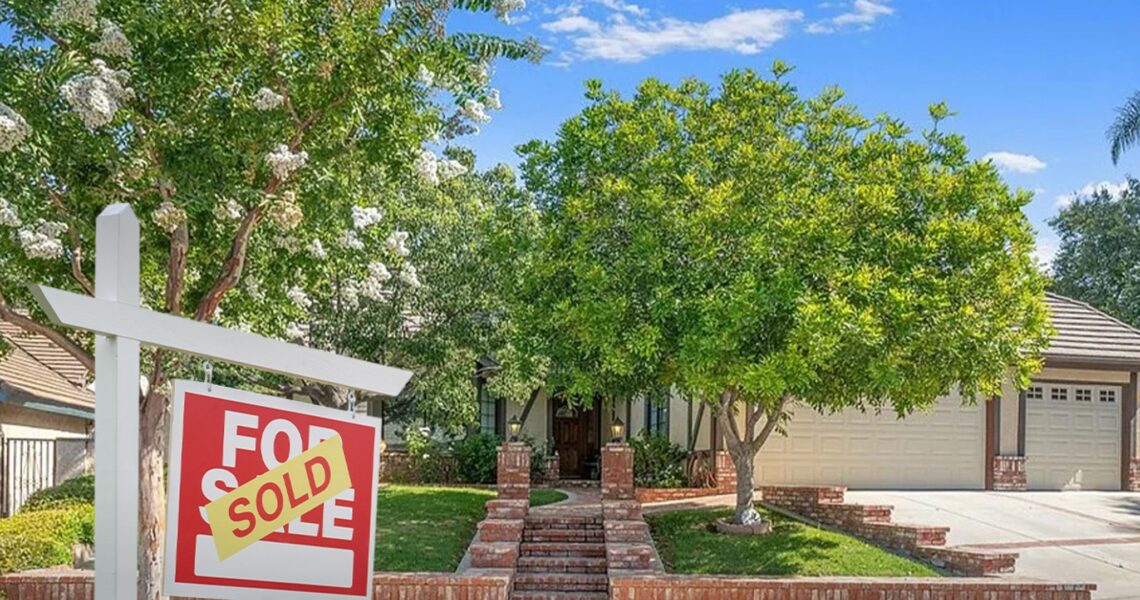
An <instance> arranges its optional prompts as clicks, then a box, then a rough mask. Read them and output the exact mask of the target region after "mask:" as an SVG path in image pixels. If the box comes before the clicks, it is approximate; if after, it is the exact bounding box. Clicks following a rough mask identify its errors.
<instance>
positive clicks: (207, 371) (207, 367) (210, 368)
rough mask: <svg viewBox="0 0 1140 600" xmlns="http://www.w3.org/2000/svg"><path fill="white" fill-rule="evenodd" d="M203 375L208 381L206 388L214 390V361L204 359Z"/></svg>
mask: <svg viewBox="0 0 1140 600" xmlns="http://www.w3.org/2000/svg"><path fill="white" fill-rule="evenodd" d="M202 375H203V377H204V379H205V381H206V390H208V391H211V392H212V391H214V363H212V362H210V361H208V360H204V361H202Z"/></svg>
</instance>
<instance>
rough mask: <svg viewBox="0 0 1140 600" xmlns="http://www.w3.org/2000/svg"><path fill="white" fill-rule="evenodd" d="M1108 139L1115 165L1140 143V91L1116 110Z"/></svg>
mask: <svg viewBox="0 0 1140 600" xmlns="http://www.w3.org/2000/svg"><path fill="white" fill-rule="evenodd" d="M1108 139H1109V141H1110V142H1111V143H1112V164H1114V165H1115V164H1116V163H1117V161H1119V160H1120V155H1121V154H1123V153H1124V151H1125V150H1127V149H1129V148H1131V147H1132V146H1134V145H1135V144H1137V143H1140V91H1138V92H1136V93H1135V94H1132V97H1131V98H1129V99H1128V100H1127V101H1125V103H1124V105H1123V106H1121V107H1120V108H1118V109H1116V120H1115V121H1113V122H1112V126H1110V127H1109V128H1108Z"/></svg>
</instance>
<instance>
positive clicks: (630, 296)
mask: <svg viewBox="0 0 1140 600" xmlns="http://www.w3.org/2000/svg"><path fill="white" fill-rule="evenodd" d="M788 71H789V69H788V68H787V67H786V66H784V65H783V64H781V63H777V64H776V65H775V66H774V67H773V73H774V75H773V76H772V77H770V78H764V77H761V76H760V75H758V74H756V73H754V72H752V71H733V72H731V73H729V74H727V75H725V76H724V77H723V78H722V80H721V81H720V85H719V86H718V88H717V89H715V90H714V89H712V88H711V87H710V86H709V85H707V84H705V83H702V82H699V81H692V80H689V81H685V82H683V83H681V84H680V85H677V86H672V85H668V84H665V83H662V82H660V81H656V80H648V81H646V82H644V83H643V84H641V86H640V87H639V88H638V89H637V91H636V93H635V94H634V95H633V97H632V98H629V99H625V98H622V97H621V96H620V95H619V94H617V93H613V92H607V91H604V90H603V89H602V87H601V84H600V83H599V82H596V81H595V82H590V83H589V84H588V86H587V87H588V92H587V98H588V99H589V105H588V106H587V107H586V108H585V109H584V110H583V111H582V113H581V114H580V115H578V116H576V117H574V118H572V119H570V120H568V121H566V122H565V123H564V124H563V125H562V127H561V128H560V129H559V131H558V136H557V139H555V140H554V141H552V142H537V141H536V142H532V143H530V144H528V145H527V146H526V147H525V148H524V156H525V159H526V160H525V167H524V175H525V178H526V181H527V183H528V186H529V187H530V189H531V190H532V191H533V192H534V193H536V194H537V196H538V202H539V205H540V206H541V207H542V209H543V213H544V214H543V216H544V219H545V220H546V226H547V230H546V231H544V232H543V237H542V239H541V241H540V242H539V245H538V247H537V248H536V250H535V254H536V257H535V258H534V259H533V264H532V265H531V267H530V268H529V271H528V272H529V275H528V277H527V284H526V285H525V286H523V288H522V290H521V292H522V297H523V298H525V299H526V300H527V301H528V302H527V303H523V308H524V309H525V308H526V306H528V305H529V306H531V309H530V310H524V312H523V313H522V315H520V316H521V318H523V319H524V320H526V321H527V322H528V323H530V324H532V326H533V327H534V328H535V331H539V332H542V334H543V335H542V339H543V340H545V346H544V351H545V352H546V353H547V354H548V356H549V357H550V361H551V364H552V365H557V369H555V370H553V371H552V372H551V373H550V383H551V386H552V387H553V388H554V389H563V390H566V391H568V392H570V393H577V394H580V395H583V396H586V395H589V394H591V393H595V392H598V393H601V394H603V395H605V396H607V397H611V398H628V397H631V396H633V395H637V394H643V393H649V392H651V391H652V390H660V389H662V388H668V387H672V388H675V389H676V390H677V391H679V392H681V393H683V394H684V395H686V396H687V397H690V398H693V399H697V400H699V401H701V402H705V403H708V404H710V405H711V406H712V407H713V409H714V410H715V412H716V416H717V419H718V422H719V424H720V428H721V431H723V432H725V437H726V440H727V449H728V451H729V452H730V454H731V455H732V459H733V462H734V463H735V465H736V469H737V474H738V488H737V506H736V512H735V517H734V518H735V520H736V521H737V522H740V523H751V522H755V521H756V520H757V519H758V518H759V516H758V514H757V513H756V511H755V509H754V508H753V505H752V495H753V491H752V490H753V487H754V482H753V475H754V474H753V465H754V460H755V456H756V455H757V453H758V452H760V451H761V448H762V446H763V445H764V443H765V442H766V441H767V440H768V438H769V436H770V435H771V434H772V433H773V432H780V431H783V430H784V429H785V428H787V427H789V426H792V427H794V423H793V422H790V416H791V414H792V411H793V407H795V406H797V405H799V406H805V407H808V408H810V409H815V410H818V411H822V412H830V411H836V410H842V409H850V408H854V409H861V410H878V409H885V410H888V411H894V412H896V413H898V414H899V415H900V416H905V415H907V414H909V413H911V412H913V411H916V410H922V409H924V408H927V407H930V406H931V405H932V404H933V403H934V402H935V401H936V399H937V398H938V397H939V396H940V395H943V394H946V393H947V392H948V391H949V390H950V389H951V388H952V387H953V386H960V387H961V389H962V392H963V397H964V398H969V399H973V398H974V397H975V394H976V393H983V394H996V393H999V389H1000V384H1001V382H1002V380H1003V378H1006V377H1010V376H1011V373H1012V376H1013V377H1014V378H1015V379H1016V381H1017V382H1018V383H1021V384H1024V383H1025V382H1026V381H1027V379H1028V376H1029V375H1030V373H1031V372H1033V370H1034V369H1035V368H1037V367H1038V366H1039V360H1038V359H1037V358H1036V355H1037V354H1038V351H1039V350H1040V349H1041V348H1042V347H1043V346H1044V344H1045V343H1046V341H1047V333H1048V332H1047V330H1048V324H1047V314H1046V307H1045V305H1044V302H1043V293H1044V287H1045V279H1044V278H1043V277H1042V275H1041V274H1040V273H1039V272H1038V270H1037V267H1036V265H1035V262H1034V259H1033V257H1032V252H1033V249H1034V236H1033V232H1032V230H1031V228H1030V226H1029V223H1028V222H1027V220H1026V218H1025V216H1024V215H1023V214H1022V211H1021V209H1022V207H1023V206H1024V205H1025V204H1026V203H1027V202H1028V201H1029V198H1030V195H1029V194H1027V193H1024V192H1013V191H1011V190H1010V189H1009V188H1008V187H1007V186H1006V185H1005V184H1004V183H1003V182H1002V179H1001V177H1000V176H999V175H998V173H997V172H996V171H995V170H994V168H993V167H992V166H991V165H988V164H986V163H981V162H974V161H971V160H969V159H968V158H967V149H966V145H965V144H964V142H963V140H962V138H961V137H959V136H957V135H953V134H950V133H946V132H944V131H942V130H941V129H940V128H939V126H940V125H941V121H942V120H943V119H944V118H945V117H947V116H948V111H947V109H946V108H945V106H942V105H935V106H933V107H931V115H932V117H933V120H934V126H933V127H931V128H930V129H929V130H927V131H924V132H923V133H921V135H914V134H912V132H911V130H910V129H909V128H907V127H906V126H905V125H904V124H903V123H901V122H899V121H897V120H895V119H892V118H890V117H887V116H878V117H875V118H873V119H872V118H866V117H864V116H862V115H861V114H859V113H858V112H857V111H856V110H855V109H854V108H852V107H850V106H848V105H845V104H844V103H843V102H842V98H843V94H842V93H841V92H840V91H839V90H837V89H834V88H829V89H826V90H824V91H823V92H822V93H820V94H819V95H818V96H814V97H803V96H801V95H800V94H799V93H798V92H797V90H796V88H795V87H794V86H793V85H792V84H790V83H789V82H788V81H787V80H786V79H785V76H786V73H787V72H788Z"/></svg>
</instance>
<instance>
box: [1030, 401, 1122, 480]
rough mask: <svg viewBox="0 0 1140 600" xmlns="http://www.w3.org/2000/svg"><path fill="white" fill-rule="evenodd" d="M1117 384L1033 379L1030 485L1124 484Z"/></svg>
mask: <svg viewBox="0 0 1140 600" xmlns="http://www.w3.org/2000/svg"><path fill="white" fill-rule="evenodd" d="M1121 397H1122V396H1121V388H1120V386H1118V385H1082V384H1069V383H1064V384H1062V383H1035V384H1034V385H1033V386H1031V387H1030V388H1029V389H1028V390H1026V392H1025V400H1026V405H1025V412H1026V415H1025V474H1026V478H1027V479H1028V483H1029V489H1031V490H1119V489H1120V400H1121Z"/></svg>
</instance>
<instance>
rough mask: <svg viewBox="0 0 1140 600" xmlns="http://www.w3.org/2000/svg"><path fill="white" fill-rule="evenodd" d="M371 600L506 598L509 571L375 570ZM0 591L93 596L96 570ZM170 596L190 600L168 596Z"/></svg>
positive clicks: (70, 598) (15, 582)
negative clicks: (439, 571) (379, 571)
mask: <svg viewBox="0 0 1140 600" xmlns="http://www.w3.org/2000/svg"><path fill="white" fill-rule="evenodd" d="M372 590H373V591H372V598H373V599H374V600H408V599H413V598H414V599H415V600H453V599H463V600H508V597H509V596H510V591H511V575H510V573H498V572H494V571H475V570H472V571H468V572H467V573H465V574H463V575H456V574H452V573H376V574H375V575H374V576H373V577H372ZM0 592H3V593H4V594H5V595H7V599H8V600H92V599H93V598H94V595H95V573H94V572H93V571H76V570H72V569H43V570H39V571H28V572H26V573H16V574H13V575H5V576H3V577H0ZM171 600H191V599H187V598H171Z"/></svg>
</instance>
